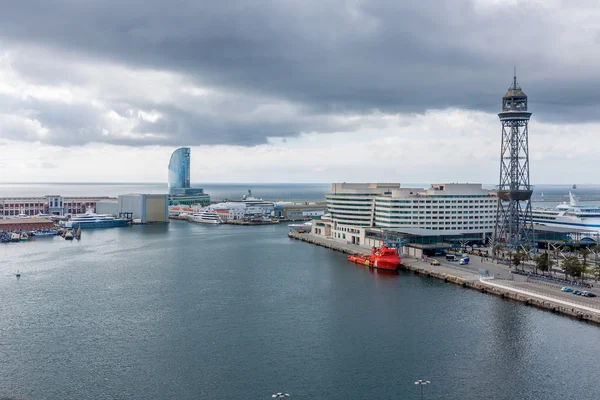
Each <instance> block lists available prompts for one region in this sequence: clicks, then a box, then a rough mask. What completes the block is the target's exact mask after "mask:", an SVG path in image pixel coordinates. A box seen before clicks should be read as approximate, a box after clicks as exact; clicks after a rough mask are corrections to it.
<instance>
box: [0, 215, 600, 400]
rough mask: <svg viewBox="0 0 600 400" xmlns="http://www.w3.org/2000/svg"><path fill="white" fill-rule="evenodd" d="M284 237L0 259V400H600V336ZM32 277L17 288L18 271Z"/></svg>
mask: <svg viewBox="0 0 600 400" xmlns="http://www.w3.org/2000/svg"><path fill="white" fill-rule="evenodd" d="M287 232H288V228H287V226H285V225H283V224H282V225H280V226H257V227H244V226H232V225H222V226H206V225H203V224H191V223H186V222H179V221H177V222H172V223H170V224H168V225H146V226H132V227H127V228H117V229H106V230H90V231H86V232H84V234H83V236H82V240H81V241H80V242H76V241H74V242H67V241H64V240H63V239H61V238H58V237H56V238H43V239H36V240H33V241H31V242H29V243H9V244H3V245H1V246H0V300H1V301H0V317H1V321H2V323H1V324H0V360H1V361H0V397H1V396H12V397H16V398H22V399H59V398H61V399H149V398H156V399H174V398H177V399H198V398H206V399H261V398H265V399H266V398H270V397H271V394H272V393H275V392H279V391H283V392H287V393H290V394H291V396H292V398H305V399H316V398H326V399H368V398H377V399H418V398H419V391H418V388H417V387H415V385H414V381H415V380H417V379H426V380H430V381H431V382H432V383H431V385H428V386H427V387H426V388H425V391H424V393H425V398H432V399H479V398H493V399H554V398H556V399H575V398H577V399H580V398H600V385H598V384H597V368H598V360H600V340H599V339H600V330H599V328H598V327H596V326H594V325H589V324H586V323H582V322H579V321H576V320H572V319H569V318H566V317H563V316H559V315H554V314H551V313H548V312H544V311H540V310H538V309H534V308H530V307H526V306H523V305H521V304H518V303H515V302H511V301H508V300H503V299H500V298H497V297H495V296H490V295H485V294H482V293H477V292H473V291H470V290H465V289H463V288H461V287H458V286H454V285H450V284H445V283H444V282H442V281H438V280H435V279H427V278H423V277H419V276H415V275H412V274H409V273H405V272H401V273H399V274H390V273H381V272H379V273H378V272H374V271H373V270H369V269H367V268H365V267H360V266H356V265H354V264H350V263H348V262H347V261H346V256H345V255H344V254H341V253H337V252H333V251H331V250H328V249H324V248H321V247H317V246H312V245H310V244H306V243H302V242H298V241H294V240H291V239H289V238H288V237H287V236H286V234H287ZM17 269H18V270H19V271H20V272H21V274H22V277H21V278H20V279H18V280H17V279H16V278H15V272H16V270H17Z"/></svg>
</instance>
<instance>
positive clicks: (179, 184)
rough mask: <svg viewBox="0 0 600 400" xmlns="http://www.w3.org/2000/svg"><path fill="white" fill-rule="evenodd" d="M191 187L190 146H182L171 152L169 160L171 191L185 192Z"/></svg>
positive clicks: (171, 192) (176, 192)
mask: <svg viewBox="0 0 600 400" xmlns="http://www.w3.org/2000/svg"><path fill="white" fill-rule="evenodd" d="M189 187H190V148H189V147H181V148H179V149H177V150H175V151H174V152H173V154H171V160H170V161H169V193H170V194H179V193H185V189H188V188H189Z"/></svg>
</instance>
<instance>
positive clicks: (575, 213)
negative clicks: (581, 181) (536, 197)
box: [532, 192, 600, 232]
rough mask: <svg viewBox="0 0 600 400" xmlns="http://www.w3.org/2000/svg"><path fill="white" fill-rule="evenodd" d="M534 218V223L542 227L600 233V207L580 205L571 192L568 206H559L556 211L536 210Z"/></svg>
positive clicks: (533, 214)
mask: <svg viewBox="0 0 600 400" xmlns="http://www.w3.org/2000/svg"><path fill="white" fill-rule="evenodd" d="M532 218H533V222H534V223H536V224H540V225H547V226H560V227H563V228H577V229H586V230H590V231H597V232H600V207H597V206H582V205H580V204H579V203H578V201H577V198H576V197H575V196H574V195H573V193H571V192H569V203H568V204H567V203H562V204H559V205H558V206H556V208H554V209H550V208H534V209H533V210H532Z"/></svg>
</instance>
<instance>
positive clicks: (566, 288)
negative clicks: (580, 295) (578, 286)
mask: <svg viewBox="0 0 600 400" xmlns="http://www.w3.org/2000/svg"><path fill="white" fill-rule="evenodd" d="M560 290H562V291H563V292H567V293H568V292H572V291H573V289H571V288H570V287H567V286H565V287H564V288H562V289H560Z"/></svg>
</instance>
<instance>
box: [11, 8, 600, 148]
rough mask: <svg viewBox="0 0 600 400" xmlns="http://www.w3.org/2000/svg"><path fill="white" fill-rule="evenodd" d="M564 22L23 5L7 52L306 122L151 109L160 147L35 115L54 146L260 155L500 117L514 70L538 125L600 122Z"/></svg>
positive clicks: (592, 86) (55, 72) (15, 11)
mask: <svg viewBox="0 0 600 400" xmlns="http://www.w3.org/2000/svg"><path fill="white" fill-rule="evenodd" d="M566 4H568V3H565V5H566ZM589 5H590V6H592V7H594V4H593V3H590V4H589ZM559 17H562V18H563V19H564V18H565V15H561V12H560V10H559V11H556V10H552V9H545V8H543V7H540V6H539V5H537V4H535V3H531V4H529V3H528V2H522V4H520V5H519V7H513V6H510V5H504V6H502V7H498V8H495V9H494V10H493V11H492V12H486V11H485V10H482V9H479V8H478V7H477V6H476V5H475V2H474V1H469V0H455V1H441V0H423V1H420V2H412V1H411V2H409V1H397V0H370V1H342V0H329V1H328V0H319V1H309V0H307V1H289V2H283V1H265V0H263V1H247V0H243V1H242V0H234V1H232V0H230V1H217V0H214V1H197V0H189V1H184V0H178V1H158V0H143V1H142V0H130V1H126V2H123V1H117V0H102V1H81V2H73V1H66V0H58V1H53V2H47V1H31V0H29V1H27V0H22V1H19V2H10V4H6V5H4V6H3V9H2V12H1V13H0V38H1V39H0V40H1V41H0V46H1V45H2V44H4V45H5V46H6V47H9V48H11V47H14V48H20V49H27V48H28V46H36V47H38V48H44V49H46V50H48V51H54V52H56V53H57V54H68V57H69V59H71V60H73V59H77V60H79V61H80V62H86V63H93V62H94V61H102V62H111V63H116V64H127V65H128V66H130V67H132V68H153V69H161V70H167V71H174V72H177V73H181V74H184V75H186V76H188V77H189V78H190V79H192V80H197V82H199V83H200V84H201V85H204V86H208V87H213V88H217V89H219V90H222V91H227V92H232V93H244V95H245V96H246V97H245V98H246V99H251V98H252V96H256V99H257V101H259V100H258V99H261V98H275V99H279V100H281V101H285V102H288V103H291V104H295V105H297V106H298V107H299V108H300V109H301V110H302V113H303V115H300V116H295V117H292V118H290V119H289V120H287V121H286V120H281V121H277V122H273V121H268V120H265V119H256V120H252V119H249V118H238V116H235V115H231V114H228V113H225V112H224V113H223V114H222V115H221V116H218V115H217V116H215V115H214V114H211V115H207V114H204V113H202V112H198V113H194V112H190V111H189V110H188V109H186V110H183V109H182V108H181V107H176V106H172V107H165V106H164V105H161V106H157V105H152V107H151V109H152V108H153V109H160V110H161V111H162V113H163V115H164V118H163V119H162V120H159V121H157V122H156V123H149V122H143V123H141V124H140V125H138V127H137V128H136V131H135V133H139V134H145V133H158V134H160V135H159V136H158V137H154V138H149V137H141V138H138V139H131V140H130V139H123V138H113V137H112V136H110V135H109V136H106V135H104V136H102V135H100V134H99V132H100V130H101V128H102V126H101V122H99V121H97V120H96V119H95V118H97V117H94V116H93V115H90V113H91V114H93V110H88V109H84V110H77V112H79V111H81V115H78V116H74V117H73V119H72V120H71V121H68V119H69V118H67V117H66V116H65V115H64V114H61V110H50V109H47V107H50V105H48V104H41V105H39V107H40V109H39V116H40V119H39V120H40V121H41V122H42V123H43V124H44V125H48V126H50V127H52V129H53V130H57V131H58V132H59V134H58V135H54V138H55V139H56V140H58V141H61V142H62V140H63V139H64V138H66V137H67V136H65V135H66V134H67V128H66V126H68V124H69V123H72V129H73V130H74V131H76V132H79V133H78V134H77V136H76V138H79V137H81V141H83V142H85V141H86V140H104V141H111V142H115V141H117V142H125V143H131V144H139V143H153V144H154V143H157V142H158V143H165V144H179V143H186V144H203V143H205V144H216V143H233V144H244V145H252V144H256V143H262V142H264V141H265V138H266V137H267V136H274V135H276V136H290V135H295V134H297V133H298V132H300V131H311V130H315V131H325V130H327V129H333V130H336V129H349V128H348V127H347V126H344V125H343V124H339V123H334V122H332V120H331V119H329V118H327V117H326V114H327V113H332V114H334V113H335V114H344V113H360V114H362V113H369V112H371V111H373V110H381V111H383V112H391V113H405V112H423V111H424V110H426V109H434V108H446V107H461V108H464V109H468V110H484V111H493V112H495V111H498V108H499V105H500V97H501V96H502V94H503V93H504V91H505V90H506V89H507V87H508V84H509V83H510V80H511V74H512V66H513V65H514V64H517V65H518V67H519V71H521V72H520V73H519V77H520V82H521V84H522V85H523V88H524V90H525V91H526V93H528V94H529V96H530V98H531V105H532V107H531V108H532V109H533V110H534V111H535V112H536V116H538V117H539V118H541V119H547V120H549V121H552V122H565V121H569V120H596V119H597V116H598V115H600V114H599V113H597V107H598V105H599V101H598V98H597V95H596V94H597V93H600V79H598V77H599V76H598V75H599V73H598V68H597V65H594V64H591V65H589V63H581V65H578V67H577V71H572V72H574V73H572V74H569V75H567V74H565V73H564V72H565V70H564V66H565V65H570V64H569V62H571V61H572V60H571V58H575V57H577V56H578V53H577V52H578V51H580V52H581V50H573V53H572V54H571V53H567V52H565V49H567V50H568V49H569V47H568V46H566V47H559V45H560V43H561V41H560V40H559V39H564V38H565V37H566V38H578V37H579V36H580V37H581V40H582V41H583V40H584V39H583V37H584V35H579V33H578V32H577V29H578V28H577V26H572V27H571V31H564V30H562V29H561V27H560V26H558V25H557V21H558V18H559ZM597 38H598V33H597V32H595V33H593V35H592V36H591V40H590V46H592V45H593V44H595V45H596V46H598V40H597ZM582 43H585V42H582ZM23 51H24V50H23ZM597 51H598V48H597V47H596V48H590V49H589V52H590V53H593V52H597ZM565 63H566V64H565ZM57 65H60V63H58V64H57V63H56V60H54V61H53V62H51V63H49V67H48V68H47V69H46V68H44V60H43V59H42V60H39V64H38V63H31V62H29V63H24V64H22V65H19V63H18V62H17V63H16V64H15V68H17V69H19V71H20V72H21V73H23V74H26V75H30V76H35V77H37V79H38V80H43V81H44V80H47V81H49V82H51V81H54V80H55V78H53V77H56V76H60V75H61V72H62V73H63V74H64V71H63V70H61V68H60V67H58V68H57ZM65 69H68V66H65ZM56 79H58V80H61V79H65V77H64V76H60V78H56ZM67 79H68V78H67ZM80 79H81V78H80V77H79V76H77V74H74V75H73V77H72V80H73V81H74V82H79V81H80ZM117 97H118V96H117ZM536 100H537V103H536ZM138 103H139V102H138ZM567 104H568V108H567V106H566V105H567ZM114 108H115V111H116V112H117V113H126V112H127V110H128V109H131V108H134V109H146V110H147V109H148V108H144V107H143V106H142V105H140V104H136V101H135V100H132V99H130V98H126V97H125V98H118V99H117V100H116V102H115V105H114ZM566 109H568V110H569V112H560V111H561V110H562V111H564V110H566ZM557 110H558V112H557ZM73 114H74V113H71V115H73ZM313 114H314V115H313ZM324 115H325V116H324ZM65 123H66V124H67V125H63V124H65ZM61 132H62V133H61ZM86 135H87V136H86ZM79 142H80V140H79V139H76V143H79Z"/></svg>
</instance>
